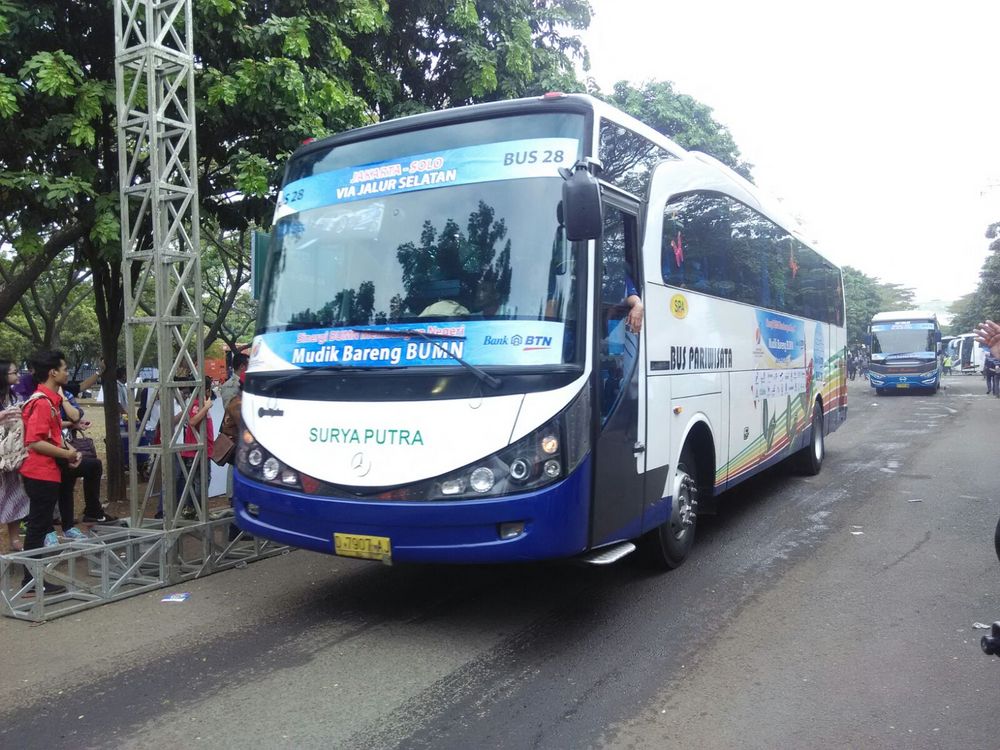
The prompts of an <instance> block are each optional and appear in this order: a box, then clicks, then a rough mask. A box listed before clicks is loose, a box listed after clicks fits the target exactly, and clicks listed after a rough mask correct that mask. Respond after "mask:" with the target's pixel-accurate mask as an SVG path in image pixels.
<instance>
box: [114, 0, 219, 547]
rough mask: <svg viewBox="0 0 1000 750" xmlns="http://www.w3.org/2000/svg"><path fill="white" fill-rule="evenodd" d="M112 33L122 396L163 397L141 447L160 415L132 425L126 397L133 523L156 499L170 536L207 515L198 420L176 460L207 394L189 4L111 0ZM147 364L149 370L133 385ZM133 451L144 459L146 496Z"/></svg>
mask: <svg viewBox="0 0 1000 750" xmlns="http://www.w3.org/2000/svg"><path fill="white" fill-rule="evenodd" d="M115 37H116V42H115V43H116V50H115V68H116V70H115V72H116V76H115V77H116V82H117V102H118V165H119V180H120V182H119V184H120V190H121V223H122V270H123V276H124V280H125V350H126V358H127V372H128V384H129V386H130V387H129V394H130V396H131V395H132V394H141V393H143V392H145V394H146V398H145V401H146V403H147V404H148V405H152V404H154V403H159V405H160V408H159V415H160V424H159V426H160V435H161V441H160V444H159V445H147V446H142V447H141V448H140V447H138V446H139V442H140V437H141V436H142V435H143V433H144V432H145V431H146V425H147V424H148V423H149V420H150V417H151V415H153V414H155V413H156V411H157V410H156V409H153V408H147V409H146V410H145V413H144V414H143V417H142V419H141V420H139V419H137V418H136V401H137V400H139V398H129V399H128V441H129V446H130V450H129V499H130V503H131V520H132V526H133V527H139V526H141V525H143V517H144V513H145V511H146V509H147V506H148V505H150V504H151V503H152V502H153V500H154V498H156V497H157V496H159V500H160V501H161V502H162V508H163V528H164V529H165V530H168V531H169V530H171V529H173V528H175V527H176V526H178V525H179V524H180V523H181V516H182V514H183V513H184V511H185V509H186V508H190V507H193V508H194V509H195V516H196V518H197V520H198V521H201V522H205V521H207V520H208V505H207V489H208V479H207V475H208V471H207V469H208V467H207V458H206V452H205V448H204V446H205V422H204V421H202V423H201V425H200V426H199V428H198V430H197V435H198V442H199V446H198V449H197V451H195V457H194V459H193V461H192V460H187V461H185V460H184V459H182V458H181V451H182V450H183V448H184V434H185V430H187V429H188V422H189V413H190V410H191V405H192V403H193V401H194V399H195V398H197V399H198V402H199V403H204V401H205V388H204V382H203V379H202V373H204V362H205V352H204V346H203V344H202V309H201V262H200V258H199V251H200V245H199V219H198V184H197V174H198V172H197V150H196V143H195V88H194V53H193V49H194V47H193V37H194V33H193V25H192V15H191V0H116V2H115ZM152 367H155V371H154V370H152V369H151V368H152ZM142 371H145V372H146V373H147V375H149V374H151V375H152V377H149V376H147V377H146V378H143V379H142V382H140V377H139V374H140V372H142ZM154 373H155V374H154ZM185 376H190V377H193V378H194V379H195V380H194V382H190V381H184V380H183V378H184V377H185ZM181 402H183V408H182V409H181V413H180V415H178V416H179V418H178V419H177V420H176V422H175V423H174V424H171V421H172V417H173V414H174V411H175V408H176V407H175V406H174V405H175V404H180V403H181ZM187 450H188V451H190V447H188V448H187ZM140 456H145V457H146V458H147V460H149V461H150V462H151V471H150V472H149V473H150V479H149V482H148V484H147V485H146V491H145V492H144V493H143V496H142V497H140V495H139V484H138V478H139V472H138V463H139V462H140Z"/></svg>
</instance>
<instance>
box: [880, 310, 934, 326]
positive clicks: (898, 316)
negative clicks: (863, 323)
mask: <svg viewBox="0 0 1000 750" xmlns="http://www.w3.org/2000/svg"><path fill="white" fill-rule="evenodd" d="M892 320H933V321H934V322H935V323H937V313H935V312H932V311H931V310H894V311H892V312H880V313H875V315H874V316H872V323H885V322H887V321H892Z"/></svg>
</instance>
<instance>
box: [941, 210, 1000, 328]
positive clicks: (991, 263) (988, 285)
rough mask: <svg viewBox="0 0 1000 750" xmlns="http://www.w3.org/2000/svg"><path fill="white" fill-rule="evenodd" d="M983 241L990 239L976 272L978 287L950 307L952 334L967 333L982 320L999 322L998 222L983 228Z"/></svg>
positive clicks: (999, 266) (999, 236)
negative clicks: (987, 248) (984, 233)
mask: <svg viewBox="0 0 1000 750" xmlns="http://www.w3.org/2000/svg"><path fill="white" fill-rule="evenodd" d="M986 239H988V240H990V245H989V252H988V253H987V255H986V259H985V260H984V261H983V266H982V268H981V269H980V271H979V284H978V285H977V286H976V289H975V291H973V292H972V293H971V294H967V295H965V296H964V297H961V298H960V299H958V300H957V301H956V302H954V303H953V304H952V306H951V308H950V312H952V313H954V314H955V317H954V318H953V319H952V321H951V325H950V327H949V330H950V332H951V333H953V334H959V333H967V332H969V331H971V330H972V329H973V328H975V326H976V325H977V324H978V323H981V322H983V321H984V320H986V319H990V320H1000V222H996V223H994V224H990V225H989V226H988V227H987V228H986Z"/></svg>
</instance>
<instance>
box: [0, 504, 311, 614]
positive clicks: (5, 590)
mask: <svg viewBox="0 0 1000 750" xmlns="http://www.w3.org/2000/svg"><path fill="white" fill-rule="evenodd" d="M232 520H233V519H232V516H231V515H229V514H226V515H225V516H224V517H222V518H217V519H214V520H212V521H208V522H206V523H202V524H193V525H190V526H185V527H179V528H176V529H173V530H171V531H163V530H160V529H138V528H124V527H121V526H94V527H93V528H92V533H91V535H90V536H89V537H88V538H87V539H86V540H85V541H77V542H68V543H65V544H59V545H57V546H54V547H43V548H41V549H35V550H30V551H27V552H16V553H13V554H9V555H0V614H4V615H7V616H8V617H14V618H16V619H19V620H28V621H31V622H44V621H46V620H52V619H55V618H57V617H63V616H65V615H70V614H73V613H75V612H79V611H81V610H84V609H90V608H91V607H97V606H100V605H101V604H107V603H108V602H112V601H118V600H119V599H127V598H128V597H130V596H136V595H138V594H144V593H146V592H147V591H152V590H154V589H158V588H162V587H164V586H168V585H174V584H177V583H181V582H182V581H186V580H190V579H194V578H200V577H201V576H203V575H208V574H210V573H216V572H218V571H221V570H228V569H230V568H239V567H243V566H244V565H246V564H247V563H248V562H252V561H255V560H261V559H264V558H265V557H273V556H275V555H281V554H287V553H288V552H289V551H290V550H291V548H290V547H286V546H284V545H280V544H276V543H274V542H269V541H266V540H263V539H256V538H253V537H249V536H247V535H246V534H244V533H243V532H240V533H239V535H238V536H237V537H236V539H234V540H230V539H229V529H230V524H231V523H232ZM25 568H26V569H27V571H28V574H29V576H30V577H31V578H32V580H31V582H30V583H28V584H27V585H22V583H21V581H22V578H23V575H24V570H25ZM42 580H46V581H49V582H51V583H56V584H60V585H63V586H65V587H66V588H67V591H66V593H64V594H57V595H45V594H44V593H43V590H42V585H41V583H40V582H41V581H42Z"/></svg>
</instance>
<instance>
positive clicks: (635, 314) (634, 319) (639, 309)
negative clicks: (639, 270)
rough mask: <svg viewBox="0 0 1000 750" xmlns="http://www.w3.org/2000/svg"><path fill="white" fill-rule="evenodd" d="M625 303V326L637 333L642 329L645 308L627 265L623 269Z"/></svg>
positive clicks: (631, 331)
mask: <svg viewBox="0 0 1000 750" xmlns="http://www.w3.org/2000/svg"><path fill="white" fill-rule="evenodd" d="M625 305H626V307H628V313H627V314H626V316H625V327H626V329H627V330H628V331H629V332H630V333H634V334H636V335H638V334H639V332H640V331H641V330H642V319H643V316H644V314H645V308H644V307H643V305H642V297H640V296H639V291H638V290H637V289H636V288H635V282H634V281H633V280H632V270H631V268H629V267H628V266H626V270H625Z"/></svg>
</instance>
